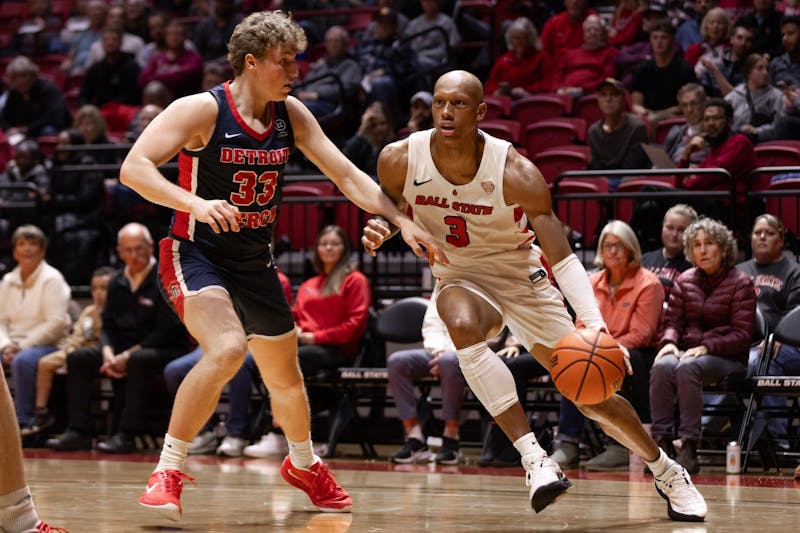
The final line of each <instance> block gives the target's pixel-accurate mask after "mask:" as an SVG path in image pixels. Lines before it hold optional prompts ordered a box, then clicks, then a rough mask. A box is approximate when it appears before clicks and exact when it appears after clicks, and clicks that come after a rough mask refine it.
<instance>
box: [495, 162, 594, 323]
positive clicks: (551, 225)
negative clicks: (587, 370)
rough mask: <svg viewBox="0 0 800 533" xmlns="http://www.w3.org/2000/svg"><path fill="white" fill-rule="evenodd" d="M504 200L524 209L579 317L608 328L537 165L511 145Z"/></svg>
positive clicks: (559, 282)
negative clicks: (556, 213) (554, 211)
mask: <svg viewBox="0 0 800 533" xmlns="http://www.w3.org/2000/svg"><path fill="white" fill-rule="evenodd" d="M503 186H504V188H505V191H506V192H505V195H506V203H512V202H516V203H517V204H519V206H520V207H521V208H522V209H523V210H524V211H525V214H526V215H527V217H528V220H529V221H530V223H531V225H532V226H533V229H534V231H536V236H537V238H538V239H539V246H540V247H541V248H542V252H543V253H544V256H545V257H546V258H547V261H548V263H550V266H551V270H552V272H553V275H554V276H555V278H556V281H557V282H558V286H559V288H560V289H561V292H562V293H563V294H564V296H566V298H567V300H568V301H569V303H570V304H571V305H572V308H573V309H574V310H575V313H576V314H577V315H578V318H580V319H581V321H582V322H583V323H584V324H585V325H586V327H589V328H597V329H602V330H604V331H608V328H607V327H606V323H605V321H604V320H603V316H602V315H601V314H600V309H598V307H597V300H595V297H594V291H593V290H592V285H591V284H590V283H589V276H588V275H587V274H586V270H585V269H584V268H583V265H582V264H581V262H580V261H579V260H578V258H577V257H576V256H575V254H574V253H572V249H571V248H570V247H569V242H568V241H567V236H566V234H565V233H564V228H563V226H562V225H561V221H559V220H558V218H556V215H555V214H554V213H553V207H552V199H551V198H550V190H549V189H548V187H547V183H545V181H544V178H543V177H542V174H541V173H540V172H539V169H537V168H536V166H535V165H534V164H533V163H531V162H530V161H528V160H527V159H525V158H524V157H522V156H521V155H520V154H519V152H517V151H516V150H514V149H513V148H511V149H510V150H509V155H508V159H507V161H506V177H505V179H504V181H503Z"/></svg>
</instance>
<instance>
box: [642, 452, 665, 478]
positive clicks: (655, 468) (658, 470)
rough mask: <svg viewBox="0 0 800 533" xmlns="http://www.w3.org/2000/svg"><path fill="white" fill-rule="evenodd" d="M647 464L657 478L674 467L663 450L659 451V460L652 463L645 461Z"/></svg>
mask: <svg viewBox="0 0 800 533" xmlns="http://www.w3.org/2000/svg"><path fill="white" fill-rule="evenodd" d="M645 463H647V468H649V469H650V471H651V472H652V473H653V476H655V477H659V476H661V475H662V474H663V473H664V472H666V471H667V468H669V467H670V466H672V460H670V458H669V456H667V454H666V453H664V450H662V449H661V448H659V449H658V459H656V460H655V461H652V462H650V461H645Z"/></svg>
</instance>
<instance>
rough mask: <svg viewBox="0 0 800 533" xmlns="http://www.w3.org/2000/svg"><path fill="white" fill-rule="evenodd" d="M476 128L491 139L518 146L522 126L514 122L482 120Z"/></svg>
mask: <svg viewBox="0 0 800 533" xmlns="http://www.w3.org/2000/svg"><path fill="white" fill-rule="evenodd" d="M478 127H479V128H480V129H482V130H483V131H485V132H486V133H488V134H489V135H492V136H493V137H497V138H499V139H503V140H506V141H508V142H510V143H512V144H519V141H520V132H521V130H522V126H521V125H520V123H519V122H518V121H516V120H501V119H496V120H486V119H484V120H481V121H480V122H479V123H478Z"/></svg>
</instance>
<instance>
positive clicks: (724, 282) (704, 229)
mask: <svg viewBox="0 0 800 533" xmlns="http://www.w3.org/2000/svg"><path fill="white" fill-rule="evenodd" d="M683 247H684V249H685V254H686V257H687V258H688V259H689V260H690V261H691V262H692V264H693V265H694V267H693V268H690V269H689V270H687V271H685V272H684V273H683V274H681V275H680V276H679V277H678V279H677V280H675V285H674V286H673V287H672V290H671V291H670V295H669V303H668V304H667V310H666V313H665V315H664V326H663V328H662V333H661V339H660V340H659V342H658V346H659V348H660V350H659V352H658V354H657V355H656V360H655V363H654V364H653V369H652V372H651V374H650V412H651V414H652V417H653V425H652V429H651V431H652V435H653V438H654V439H656V441H657V442H658V443H659V445H660V446H662V449H663V450H664V451H666V452H667V454H671V455H675V449H674V447H673V446H672V440H673V438H674V437H675V429H676V425H677V435H678V436H679V437H680V438H681V440H682V445H681V449H680V453H678V454H677V456H676V457H675V459H676V461H678V463H680V464H681V465H682V466H683V467H684V468H685V469H686V470H687V471H688V472H689V473H690V474H695V473H697V472H699V471H700V465H699V463H698V460H697V444H698V441H699V440H700V430H701V415H702V412H703V386H704V385H713V384H717V383H720V382H722V381H723V380H724V379H725V378H727V377H728V376H730V375H732V374H735V373H740V374H742V375H744V373H745V370H746V368H747V357H748V352H749V350H750V342H751V340H752V337H753V323H754V322H755V313H756V294H755V290H754V288H753V280H752V279H750V276H748V275H747V274H745V273H744V272H741V271H740V270H738V269H736V268H735V265H736V256H737V249H736V240H735V239H734V237H733V233H732V232H731V230H729V229H728V228H727V227H725V225H724V224H722V223H721V222H719V221H717V220H713V219H710V218H700V219H699V220H697V221H696V222H694V223H693V224H692V225H691V226H689V227H688V228H686V231H684V233H683ZM676 401H677V402H678V410H679V411H680V420H679V421H678V423H677V424H676V423H675V402H676Z"/></svg>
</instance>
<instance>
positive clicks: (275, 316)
mask: <svg viewBox="0 0 800 533" xmlns="http://www.w3.org/2000/svg"><path fill="white" fill-rule="evenodd" d="M158 269H159V277H160V280H161V292H162V293H163V294H164V297H165V298H166V299H167V301H169V303H170V305H171V306H172V308H173V309H174V310H175V312H176V313H178V316H180V317H181V320H183V303H184V298H186V297H187V296H192V295H195V294H198V293H200V292H202V291H204V290H208V289H211V288H220V289H223V290H224V291H226V292H227V293H228V295H229V296H230V298H231V301H232V302H233V308H234V310H235V311H236V315H237V316H238V317H239V320H240V321H241V322H242V326H243V327H244V331H245V333H246V334H247V338H248V339H250V338H251V337H253V336H259V337H267V338H269V337H282V336H284V335H285V334H286V333H288V332H290V331H292V330H293V329H294V320H293V318H292V310H291V308H290V307H289V304H288V302H287V301H286V295H285V294H284V292H283V287H282V286H281V283H280V280H279V279H278V274H277V270H276V269H275V267H274V266H267V265H265V266H264V269H263V270H234V269H230V268H225V267H222V266H220V265H217V264H214V263H213V262H211V260H209V259H208V258H207V257H206V256H205V255H204V254H203V253H202V252H201V251H200V250H198V249H197V246H195V244H194V243H192V242H190V241H184V240H179V239H174V238H171V237H167V238H164V239H162V240H161V242H160V243H159V267H158Z"/></svg>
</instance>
